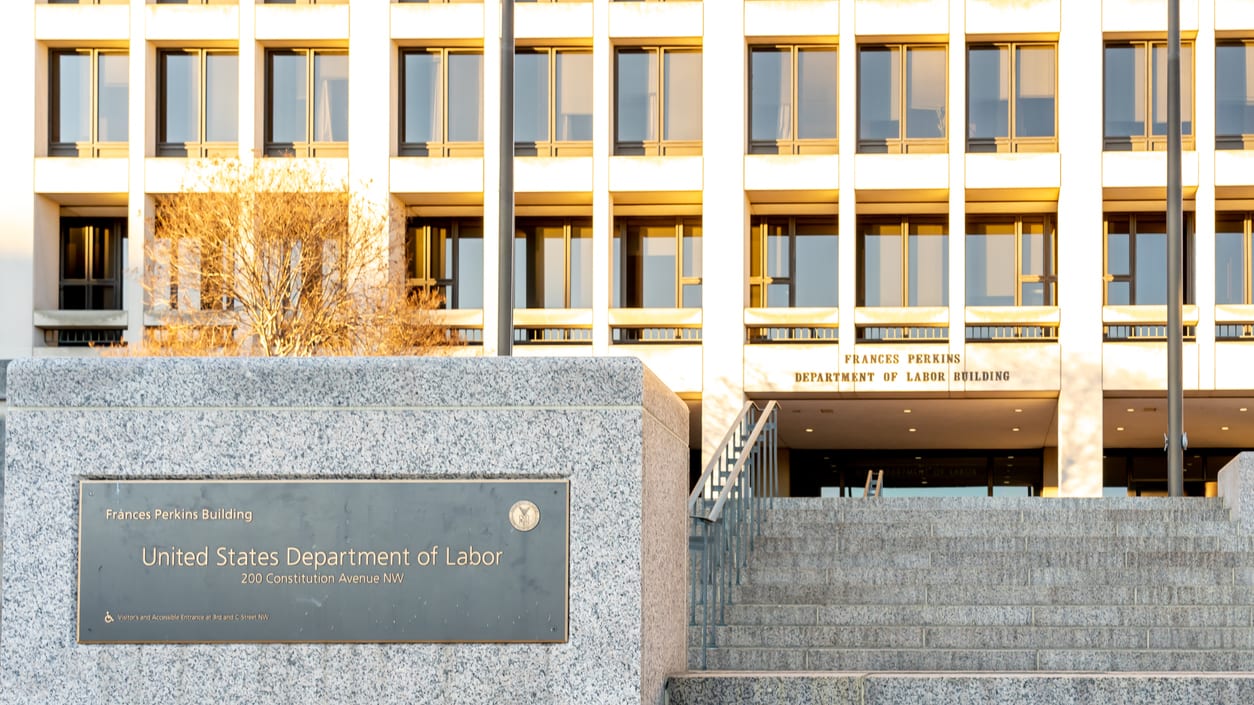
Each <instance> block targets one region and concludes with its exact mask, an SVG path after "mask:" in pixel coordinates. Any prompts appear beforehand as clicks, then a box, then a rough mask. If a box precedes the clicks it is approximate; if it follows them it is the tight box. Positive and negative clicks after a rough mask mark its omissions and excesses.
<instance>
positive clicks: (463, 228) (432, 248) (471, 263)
mask: <svg viewBox="0 0 1254 705" xmlns="http://www.w3.org/2000/svg"><path fill="white" fill-rule="evenodd" d="M405 255H406V268H407V270H408V272H407V279H408V282H407V283H408V285H409V286H410V287H413V288H430V287H436V288H438V289H439V290H440V293H441V294H442V295H443V296H444V307H445V308H483V220H482V219H481V218H454V219H448V218H445V219H430V218H410V219H409V223H408V225H407V227H406V230H405Z"/></svg>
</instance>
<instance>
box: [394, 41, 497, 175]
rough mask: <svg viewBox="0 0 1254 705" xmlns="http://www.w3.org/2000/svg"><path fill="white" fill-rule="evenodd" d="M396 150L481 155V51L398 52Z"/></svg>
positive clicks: (451, 154)
mask: <svg viewBox="0 0 1254 705" xmlns="http://www.w3.org/2000/svg"><path fill="white" fill-rule="evenodd" d="M401 87H402V94H401V119H400V130H401V134H400V142H401V144H400V150H399V151H400V154H402V155H412V156H424V157H425V156H480V155H482V154H483V53H482V52H479V51H462V50H449V49H423V50H417V49H415V50H404V51H402V52H401Z"/></svg>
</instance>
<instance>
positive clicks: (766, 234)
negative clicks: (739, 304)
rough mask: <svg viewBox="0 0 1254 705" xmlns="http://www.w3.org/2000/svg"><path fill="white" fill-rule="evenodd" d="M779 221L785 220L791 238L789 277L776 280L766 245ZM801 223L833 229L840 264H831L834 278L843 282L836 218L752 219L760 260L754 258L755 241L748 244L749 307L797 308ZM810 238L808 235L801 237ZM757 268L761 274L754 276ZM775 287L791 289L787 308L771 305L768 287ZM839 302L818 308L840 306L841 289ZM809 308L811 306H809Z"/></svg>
mask: <svg viewBox="0 0 1254 705" xmlns="http://www.w3.org/2000/svg"><path fill="white" fill-rule="evenodd" d="M780 220H786V221H787V223H788V225H787V232H786V233H785V235H784V236H785V237H787V238H788V276H786V277H775V276H771V274H770V271H769V270H770V268H769V266H768V264H769V261H770V260H769V256H770V255H769V253H768V247H767V242H768V239H769V238H770V228H771V227H772V226H773V223H772V221H775V223H774V224H778V223H779V221H780ZM798 223H802V224H808V223H823V224H830V226H831V229H832V237H835V238H836V242H837V245H836V247H837V250H836V251H837V258H838V259H837V261H835V262H832V277H833V278H834V279H835V280H836V282H837V287H839V283H840V262H839V253H840V244H839V243H840V233H839V232H838V230H839V221H838V220H837V218H836V216H834V215H830V216H828V215H761V216H753V218H752V220H751V223H750V228H749V237H751V238H753V239H754V240H755V241H757V243H758V255H759V256H758V257H754V256H753V249H754V248H753V242H750V243H749V258H750V259H749V307H750V308H773V309H781V308H797V237H798V235H797V225H798ZM802 237H808V235H802ZM755 267H757V268H758V272H759V274H756V275H755V274H754V273H753V270H754V268H755ZM772 285H787V287H788V305H787V306H771V305H770V294H769V288H770V287H771V286H772ZM755 288H756V289H757V291H756V293H755V291H754V290H755ZM837 292H838V296H837V301H836V302H833V303H831V304H829V305H827V306H823V307H819V308H836V307H837V306H838V305H839V303H840V302H839V288H838V289H837ZM807 308H808V307H807Z"/></svg>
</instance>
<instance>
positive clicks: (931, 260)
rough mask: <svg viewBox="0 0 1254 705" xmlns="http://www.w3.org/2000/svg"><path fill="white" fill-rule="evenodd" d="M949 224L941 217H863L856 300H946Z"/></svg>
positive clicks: (889, 303)
mask: <svg viewBox="0 0 1254 705" xmlns="http://www.w3.org/2000/svg"><path fill="white" fill-rule="evenodd" d="M946 230H947V226H946V222H945V220H944V218H943V217H931V216H916V217H910V218H900V219H895V218H864V219H860V221H859V223H858V305H859V306H945V305H947V303H948V299H949V247H948V240H949V238H948V234H947V232H946Z"/></svg>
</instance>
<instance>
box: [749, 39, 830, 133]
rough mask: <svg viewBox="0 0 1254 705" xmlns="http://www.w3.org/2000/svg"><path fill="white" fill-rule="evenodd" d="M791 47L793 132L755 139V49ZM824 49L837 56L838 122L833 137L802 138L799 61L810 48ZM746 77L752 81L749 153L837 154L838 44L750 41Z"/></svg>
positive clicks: (787, 48) (791, 127)
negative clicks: (770, 137)
mask: <svg viewBox="0 0 1254 705" xmlns="http://www.w3.org/2000/svg"><path fill="white" fill-rule="evenodd" d="M771 49H775V50H780V49H783V50H788V61H789V78H790V80H791V81H792V86H791V88H790V94H789V95H790V99H791V101H792V103H791V106H790V113H791V121H792V123H791V126H790V130H789V134H791V135H793V136H792V137H791V138H789V139H773V140H755V139H753V52H754V51H768V50H771ZM815 49H819V50H823V51H831V52H832V53H834V54H835V55H836V86H835V87H834V88H833V90H834V92H835V96H836V122H835V124H834V125H833V127H834V129H835V131H834V134H835V137H832V138H830V139H829V138H802V137H799V136H798V135H799V134H800V132H799V130H798V119H799V118H798V114H799V113H800V110H798V106H799V105H800V102H801V101H800V99H801V94H800V87H801V79H800V64H799V61H798V58H799V56H800V55H801V52H803V51H807V50H815ZM746 75H747V78H748V81H749V86H748V87H749V90H748V116H747V117H748V120H747V121H746V123H747V125H746V126H747V128H748V136H749V154H838V153H839V152H840V50H839V47H838V46H837V45H835V44H751V45H750V46H749V62H748V71H747V74H746Z"/></svg>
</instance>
